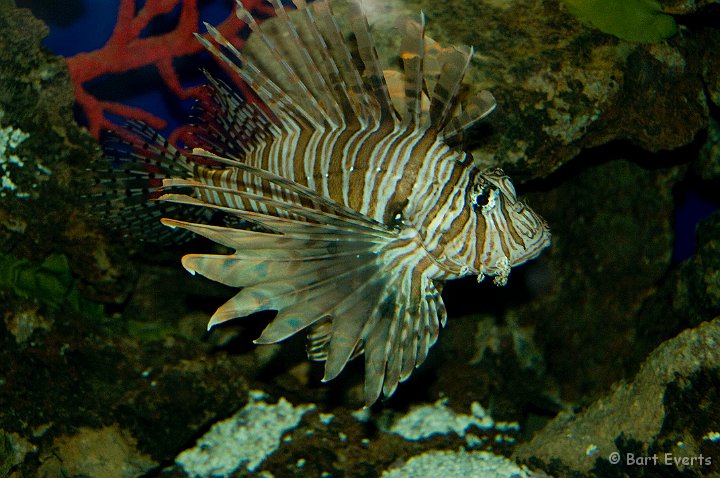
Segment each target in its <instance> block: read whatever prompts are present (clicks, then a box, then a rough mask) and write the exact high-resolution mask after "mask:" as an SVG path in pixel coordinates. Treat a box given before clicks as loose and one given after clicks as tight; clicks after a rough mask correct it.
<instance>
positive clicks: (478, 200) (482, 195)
mask: <svg viewBox="0 0 720 478" xmlns="http://www.w3.org/2000/svg"><path fill="white" fill-rule="evenodd" d="M488 202H490V198H489V197H488V195H487V194H486V192H485V191H484V190H483V191H480V192H479V193H478V194H476V195H475V197H474V198H473V207H476V208H478V207H483V206H487V204H488Z"/></svg>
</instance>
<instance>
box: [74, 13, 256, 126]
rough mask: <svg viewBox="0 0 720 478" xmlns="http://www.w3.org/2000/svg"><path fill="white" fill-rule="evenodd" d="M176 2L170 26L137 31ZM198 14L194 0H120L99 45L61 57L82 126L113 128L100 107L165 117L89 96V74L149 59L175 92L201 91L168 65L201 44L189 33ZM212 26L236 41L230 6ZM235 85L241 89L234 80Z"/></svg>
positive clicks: (152, 121)
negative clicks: (140, 1) (138, 3)
mask: <svg viewBox="0 0 720 478" xmlns="http://www.w3.org/2000/svg"><path fill="white" fill-rule="evenodd" d="M243 3H245V7H246V8H247V9H248V10H254V11H261V10H262V11H263V12H264V13H268V14H269V13H270V10H269V5H268V4H267V3H265V2H264V1H263V0H244V2H243ZM178 5H179V6H180V14H179V19H178V23H177V26H176V27H175V29H173V30H172V31H170V32H167V33H163V34H159V35H155V36H149V37H141V33H143V30H144V29H145V28H146V27H147V26H148V24H149V23H150V22H151V21H152V20H153V19H155V18H157V17H159V16H160V15H165V14H169V13H171V12H172V11H173V10H174V9H175V8H177V7H178ZM199 20H200V18H199V11H198V0H147V1H146V2H145V5H144V6H143V7H142V8H141V9H140V10H139V11H138V12H137V13H136V12H135V0H120V8H119V11H118V19H117V23H116V25H115V29H114V30H113V33H112V36H111V37H110V39H109V40H108V42H107V43H106V44H105V46H103V47H102V48H100V49H98V50H94V51H91V52H84V53H78V54H77V55H74V56H72V57H69V58H68V59H67V65H68V69H69V70H70V77H71V79H72V82H73V84H74V85H75V98H76V101H77V103H78V105H79V106H80V107H81V108H82V109H83V111H84V113H85V115H86V117H87V121H88V129H89V130H90V132H91V133H92V134H93V135H94V136H95V137H99V135H100V132H101V131H102V130H103V129H116V128H117V125H115V124H114V123H113V122H112V121H111V120H110V119H109V118H108V117H107V116H106V113H111V114H114V115H118V116H121V117H125V118H128V119H136V120H141V121H144V122H145V123H147V124H149V125H150V126H152V127H154V128H157V129H162V128H164V127H165V126H166V122H165V120H163V119H162V118H159V117H158V116H156V115H153V114H152V113H150V112H148V111H145V110H143V109H141V108H137V107H133V106H129V105H124V104H121V103H117V102H113V101H105V100H101V99H99V98H96V97H95V96H93V95H92V94H91V93H90V92H88V91H87V89H86V85H87V83H88V82H89V81H91V80H93V79H95V78H99V77H101V76H103V75H106V74H112V73H123V72H128V71H132V70H136V69H139V68H143V67H146V66H149V65H154V66H155V67H156V68H157V71H158V73H159V75H160V77H161V78H162V80H163V82H164V84H165V86H166V87H167V88H168V90H169V91H171V92H172V93H173V94H174V95H176V96H177V97H178V98H180V99H188V98H198V97H200V96H201V88H199V87H191V88H185V87H183V86H182V84H181V83H180V78H179V77H178V73H177V71H176V69H175V67H174V66H173V60H174V59H176V58H179V57H183V56H187V55H192V54H195V53H199V52H200V51H201V50H202V46H201V45H200V44H199V43H198V42H197V40H196V39H195V38H194V37H193V33H194V32H196V31H198V30H199V28H200V25H199ZM215 27H216V28H217V29H218V30H219V31H220V32H221V33H222V34H223V36H224V37H225V38H227V39H228V40H230V41H231V42H232V43H233V44H234V45H235V46H236V47H238V48H239V47H240V46H241V45H242V43H243V39H242V38H241V36H240V31H241V29H242V28H243V27H244V23H243V22H242V21H240V20H239V19H238V18H237V17H236V16H235V13H234V11H231V12H229V14H228V16H227V18H226V19H225V20H223V21H222V22H221V23H220V24H218V25H216V26H215ZM238 87H239V88H240V89H244V86H243V84H242V83H241V82H240V81H238Z"/></svg>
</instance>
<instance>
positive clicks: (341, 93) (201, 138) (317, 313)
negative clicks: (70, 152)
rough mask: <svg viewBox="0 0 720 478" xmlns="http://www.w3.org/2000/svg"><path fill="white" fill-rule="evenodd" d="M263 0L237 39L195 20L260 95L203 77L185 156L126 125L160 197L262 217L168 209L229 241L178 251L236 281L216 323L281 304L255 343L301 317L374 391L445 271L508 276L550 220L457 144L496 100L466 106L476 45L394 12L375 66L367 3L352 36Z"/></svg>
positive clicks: (243, 14) (295, 325) (324, 354)
mask: <svg viewBox="0 0 720 478" xmlns="http://www.w3.org/2000/svg"><path fill="white" fill-rule="evenodd" d="M270 3H272V4H273V5H274V7H275V11H276V14H277V16H276V17H275V18H273V19H270V20H267V21H266V22H264V23H263V24H262V25H259V24H258V23H257V22H256V21H255V19H254V18H253V17H252V16H251V15H250V14H249V13H248V12H247V11H246V10H245V9H244V8H243V7H242V4H241V3H240V2H238V4H237V13H238V16H239V17H240V18H241V19H243V20H244V21H245V22H246V23H247V24H248V25H249V26H250V28H251V29H252V34H251V37H250V40H249V41H248V43H247V45H246V46H245V47H244V48H243V50H242V51H238V50H237V49H235V48H234V47H233V46H232V45H231V44H229V43H228V42H227V41H226V40H225V39H224V38H223V37H222V36H221V35H220V33H219V32H217V31H216V30H214V29H213V28H212V27H211V26H209V25H208V30H209V32H210V35H211V39H205V38H203V37H201V36H198V39H199V41H201V42H202V43H203V45H204V46H205V47H206V48H207V49H208V51H210V52H211V53H212V54H213V55H215V56H216V57H217V58H218V59H219V60H220V61H221V62H223V63H224V64H225V65H227V66H228V67H229V68H230V69H232V70H233V71H234V72H235V73H237V74H238V75H239V76H240V77H241V78H242V79H243V80H244V81H245V82H246V83H247V84H248V85H249V86H250V87H251V88H252V89H253V90H254V92H255V93H256V94H257V96H258V97H259V98H260V100H262V104H258V103H249V102H245V101H244V100H243V99H241V98H240V97H239V96H238V95H237V94H236V93H235V92H234V91H233V90H232V89H231V88H230V87H228V86H226V85H225V84H224V83H222V82H220V81H218V80H215V79H213V78H212V77H210V78H209V79H210V91H211V95H210V98H209V100H208V102H207V104H206V105H205V106H204V109H203V112H202V114H201V115H200V121H199V130H198V133H197V135H196V139H197V144H198V145H199V147H197V148H195V149H194V150H193V154H192V155H189V154H183V153H182V152H180V151H178V150H177V149H175V148H174V147H173V146H172V145H170V144H169V143H168V142H167V141H165V140H164V139H162V138H161V137H159V135H157V134H155V133H154V132H152V131H149V130H148V129H147V128H146V127H143V126H142V125H138V124H135V125H131V126H130V127H131V128H132V129H133V130H134V133H136V135H137V136H139V137H141V138H142V142H143V145H142V148H140V149H141V150H142V153H137V152H136V153H134V159H131V160H129V163H128V164H140V163H143V164H145V165H146V166H147V165H148V164H150V165H152V166H153V167H152V168H151V169H152V170H153V171H157V170H159V169H162V170H163V171H161V172H163V173H164V175H165V176H167V177H166V178H165V179H164V180H163V182H162V188H161V189H160V190H159V191H160V194H161V195H160V196H159V201H160V204H164V205H166V206H167V205H172V206H173V207H175V206H180V207H181V208H185V207H188V208H190V206H197V207H199V208H200V209H201V210H202V209H204V210H211V211H220V212H222V213H224V214H226V215H228V216H231V217H235V218H238V219H240V220H241V223H242V224H253V225H254V226H255V227H253V228H247V227H241V226H240V227H238V226H232V225H230V224H227V225H222V226H218V225H209V224H204V223H202V222H201V221H199V220H198V221H196V220H194V219H193V220H188V219H187V218H182V219H179V218H177V217H175V218H164V219H162V223H163V224H164V225H166V226H170V227H171V228H180V229H182V230H185V231H190V232H193V233H196V234H199V235H201V236H205V237H207V238H209V239H211V240H213V241H215V242H217V243H219V244H222V245H224V246H227V247H229V248H231V249H233V250H234V251H235V252H234V253H232V254H226V255H214V254H190V255H187V256H185V257H184V258H183V260H182V263H183V265H184V267H185V268H186V269H188V270H189V271H190V272H192V273H199V274H201V275H203V276H206V277H208V278H210V279H212V280H215V281H218V282H221V283H223V284H226V285H230V286H233V287H238V288H241V289H240V291H239V292H238V293H237V294H236V295H235V296H234V297H233V298H232V299H230V300H229V301H228V302H227V303H225V304H224V305H223V306H221V307H220V308H219V309H218V310H217V311H216V312H215V314H214V315H213V316H212V318H211V319H210V324H209V327H212V326H213V325H216V324H219V323H223V322H225V321H228V320H231V319H234V318H237V317H243V316H247V315H249V314H252V313H254V312H257V311H260V310H275V311H277V312H278V313H277V316H276V317H275V319H274V320H272V321H271V322H270V324H269V325H268V326H267V328H266V329H265V330H264V331H263V333H262V334H261V336H260V337H259V338H258V339H257V340H256V342H257V343H274V342H278V341H281V340H283V339H285V338H288V337H290V336H292V335H294V334H296V333H299V332H301V331H306V332H307V335H308V340H309V344H308V355H309V357H310V358H312V359H315V360H323V361H325V376H324V380H330V379H332V378H334V377H336V376H337V375H338V374H339V373H340V372H341V371H342V369H343V368H344V366H345V365H346V363H347V362H348V361H349V360H351V359H352V358H354V357H357V356H359V355H363V354H364V356H365V371H366V379H365V400H366V403H367V404H371V403H373V402H374V401H376V400H377V398H378V397H379V396H380V394H381V393H382V394H384V395H385V396H390V395H391V394H392V393H393V392H394V390H395V389H396V387H397V385H398V383H399V382H401V381H403V380H405V379H407V378H408V377H409V376H410V374H411V372H412V370H413V369H414V368H415V367H417V366H419V365H420V364H421V363H422V362H423V361H424V359H425V358H426V356H427V354H428V350H429V349H430V347H431V346H432V345H433V344H434V343H435V341H436V339H437V337H438V332H439V329H440V327H441V326H444V325H445V321H446V313H445V308H444V305H443V301H442V298H441V296H440V292H441V288H442V285H443V283H444V282H445V281H447V280H450V279H456V278H460V277H464V276H467V275H476V276H478V280H482V278H483V277H485V276H494V280H495V283H496V284H498V285H504V284H505V282H506V281H507V277H508V274H509V272H510V268H511V267H513V266H516V265H519V264H522V263H523V262H525V261H527V260H530V259H532V258H534V257H536V256H537V255H538V254H539V253H540V251H541V250H542V249H544V248H545V247H547V246H548V245H549V242H550V233H549V230H548V228H547V225H546V224H545V222H544V221H543V220H542V219H541V218H540V217H539V216H538V215H537V214H535V213H534V212H533V211H532V210H531V209H530V208H529V207H527V206H526V205H525V204H524V203H523V202H522V201H520V200H518V199H517V197H516V194H515V190H514V188H513V186H512V183H511V182H510V180H509V179H508V178H507V177H506V176H505V175H504V174H503V173H502V171H500V170H492V171H480V170H478V169H477V168H475V166H474V165H473V164H472V161H471V160H470V159H469V158H468V156H467V155H466V154H465V153H464V152H463V151H461V150H460V149H457V148H456V147H454V143H456V142H457V139H458V137H459V136H460V135H462V134H463V132H464V131H465V130H467V129H468V128H469V127H470V126H471V125H472V124H474V123H475V122H477V121H478V120H480V119H482V118H484V117H485V116H487V115H488V114H489V113H490V112H491V111H492V110H493V109H494V108H495V100H494V98H493V97H492V95H491V94H490V93H488V92H481V93H480V94H479V95H476V96H474V97H472V98H470V99H468V100H467V101H466V102H465V103H464V104H463V105H459V103H460V101H459V99H458V96H459V91H460V86H461V82H462V79H463V77H464V75H465V72H466V71H467V68H468V67H469V63H470V59H471V56H472V49H471V48H466V47H456V48H447V49H446V48H442V47H440V46H439V45H438V44H437V43H435V42H434V41H432V40H431V39H430V38H428V37H426V35H425V25H424V18H423V17H422V16H420V18H419V19H417V20H407V21H405V22H403V23H402V24H401V25H400V29H401V34H402V36H403V40H402V47H401V51H400V58H401V63H402V71H400V72H391V71H383V70H382V69H381V67H380V63H379V61H378V54H377V52H376V50H375V47H374V43H373V39H372V35H371V34H370V31H369V28H368V24H367V20H366V18H365V16H364V14H363V13H362V8H361V7H360V6H359V5H357V4H355V3H352V2H351V3H350V4H349V6H348V7H349V8H348V12H349V13H348V14H347V15H348V17H349V18H348V19H347V20H348V22H347V23H348V24H349V25H350V28H351V33H352V35H353V39H352V40H351V39H349V38H348V37H346V35H345V34H344V33H343V32H342V31H341V28H340V27H339V23H340V22H339V21H338V19H337V18H336V17H335V16H334V15H333V12H332V10H331V7H330V5H329V3H328V2H327V1H325V0H318V1H315V2H312V3H311V4H306V3H305V2H304V1H302V0H295V1H294V4H295V7H296V9H295V10H292V11H287V10H285V9H284V7H283V6H282V5H281V3H280V2H279V1H277V0H273V1H271V2H270ZM168 160H172V161H173V162H174V166H172V167H168V166H163V165H167V164H168V162H169V161H168ZM163 168H164V169H163ZM138 169H143V171H144V172H142V173H135V172H132V173H131V175H133V174H135V175H137V176H138V177H142V178H145V179H147V176H148V173H147V171H148V168H147V167H145V168H137V167H135V166H131V167H128V168H126V171H130V170H138ZM158 174H160V173H158ZM151 176H152V178H151V179H156V176H155V175H154V174H153V175H151ZM190 209H192V208H190ZM193 217H194V218H197V217H198V216H193Z"/></svg>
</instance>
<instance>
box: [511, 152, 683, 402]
mask: <svg viewBox="0 0 720 478" xmlns="http://www.w3.org/2000/svg"><path fill="white" fill-rule="evenodd" d="M678 172H679V171H678V170H677V169H669V170H666V171H653V170H645V169H643V168H642V167H640V166H638V165H636V164H634V163H631V162H627V161H622V160H615V161H611V162H608V163H603V164H600V165H597V166H594V167H590V168H587V169H583V170H582V171H581V172H579V173H578V174H575V175H572V177H571V178H569V179H568V180H567V181H566V182H564V183H563V184H561V185H560V186H559V187H557V188H556V189H553V190H551V191H548V192H545V193H543V194H542V195H541V196H539V197H538V200H539V201H541V204H540V205H539V206H540V207H539V210H540V213H541V214H542V215H543V216H544V217H545V218H546V219H547V220H548V222H549V224H552V230H553V245H552V247H551V248H550V249H549V250H548V251H547V253H546V254H543V256H542V257H541V258H540V259H539V260H538V267H540V268H541V269H542V270H544V271H545V272H543V274H544V276H546V277H545V279H543V281H549V282H550V287H549V290H547V291H546V292H545V293H544V294H542V295H540V296H539V297H538V298H537V299H536V300H534V301H532V302H530V303H528V304H527V305H525V306H522V307H518V308H516V309H515V310H514V312H513V313H514V314H515V316H516V317H517V320H518V322H519V323H520V324H521V325H526V324H531V325H532V326H534V329H535V334H534V337H535V342H536V344H537V346H538V347H539V349H540V350H541V351H542V355H543V356H544V358H545V361H546V366H547V373H548V374H550V375H552V376H554V377H555V379H556V380H557V381H558V382H559V383H560V384H561V396H562V398H563V399H564V400H570V401H582V400H583V399H584V397H588V396H590V397H591V396H593V395H594V394H595V393H597V392H598V391H601V390H606V389H607V388H608V387H609V386H610V385H611V384H612V383H613V382H615V381H616V380H619V379H621V378H624V377H626V376H628V374H632V373H633V372H634V371H635V370H636V367H637V364H638V362H637V360H638V358H637V357H633V358H632V359H631V358H630V357H629V355H630V354H629V353H628V352H627V351H628V350H632V349H633V341H634V331H635V326H634V324H635V321H636V315H637V313H638V311H639V310H640V309H641V307H642V305H643V301H644V300H645V299H646V297H647V296H648V294H649V293H650V292H651V291H652V290H653V288H654V287H655V284H656V282H657V281H659V280H660V279H661V278H662V277H663V276H664V274H665V273H666V271H667V270H668V268H669V266H670V258H671V253H672V240H673V235H672V221H673V196H672V184H674V182H675V181H676V180H677V177H678ZM533 199H534V198H533ZM534 204H535V201H533V205H534ZM657 344H658V342H656V343H654V344H653V346H652V347H653V348H654V347H655V346H656V345H657ZM641 359H642V357H641V358H640V360H641Z"/></svg>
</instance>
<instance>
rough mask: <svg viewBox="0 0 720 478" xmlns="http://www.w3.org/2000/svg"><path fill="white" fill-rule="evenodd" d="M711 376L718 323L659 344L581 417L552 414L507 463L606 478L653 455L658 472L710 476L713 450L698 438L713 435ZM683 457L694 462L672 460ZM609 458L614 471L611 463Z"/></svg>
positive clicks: (719, 458) (717, 458)
mask: <svg viewBox="0 0 720 478" xmlns="http://www.w3.org/2000/svg"><path fill="white" fill-rule="evenodd" d="M718 370H720V317H718V318H716V319H714V320H713V321H711V322H707V323H703V324H701V325H700V326H698V327H696V328H694V329H689V330H686V331H684V332H682V333H681V334H680V335H678V336H677V337H675V338H673V339H671V340H668V341H667V342H665V343H663V344H662V345H660V346H659V347H658V348H657V349H656V350H655V351H653V352H652V353H651V354H650V355H649V356H648V358H647V360H646V361H645V363H643V365H642V367H641V368H640V371H639V372H638V373H637V375H636V376H635V378H634V379H633V381H632V382H630V383H620V384H618V385H616V386H615V387H613V390H612V391H611V392H610V393H608V394H607V395H605V396H603V397H601V398H600V399H598V400H596V401H595V402H594V403H592V404H591V405H590V406H589V407H588V408H587V409H586V410H583V411H581V412H579V413H571V412H566V413H563V414H561V415H559V416H558V417H557V418H555V419H554V420H553V421H552V422H550V424H549V425H547V426H546V427H545V428H544V429H543V430H542V431H540V432H539V433H538V434H537V435H536V436H535V437H534V438H533V439H532V440H531V441H530V442H528V443H524V444H522V445H520V446H519V447H518V448H517V449H516V450H515V453H514V454H513V457H514V458H516V459H519V460H521V461H523V462H526V463H532V464H533V465H534V466H538V465H540V464H542V467H543V468H544V469H546V470H548V471H549V472H551V473H552V474H553V475H554V476H559V477H562V476H575V475H573V473H589V472H593V473H598V474H599V475H598V476H611V475H610V472H611V471H612V472H613V473H615V474H617V473H622V470H625V469H631V468H632V467H633V463H632V459H633V458H635V457H651V458H650V459H651V460H652V457H653V456H657V457H658V458H657V460H658V463H659V464H658V465H657V466H656V469H657V470H658V471H662V472H663V473H670V474H672V473H676V474H679V473H680V472H681V471H682V470H684V469H688V470H692V472H693V473H697V474H702V475H703V476H708V475H707V474H708V473H709V472H714V473H718V471H719V470H720V450H719V449H718V447H717V446H715V445H713V444H712V443H711V442H710V441H709V440H707V439H705V438H704V437H706V436H708V435H707V434H708V432H713V431H716V429H718V428H720V415H718V413H717V410H718V409H720V403H718V395H717V391H716V390H714V391H713V386H717V383H718V381H719V380H720V374H718ZM713 384H715V385H713ZM612 453H619V455H612ZM668 456H669V457H670V463H669V464H668V463H667V462H666V460H667V459H668ZM684 456H685V457H695V460H694V462H693V463H692V464H690V465H688V466H677V465H676V464H675V462H673V461H672V458H673V457H675V458H678V459H680V460H681V461H682V457H684ZM701 456H702V457H703V459H700V458H699V457H701ZM615 457H617V458H618V459H619V464H616V463H613V460H614V459H615ZM685 462H686V463H688V460H685ZM651 464H653V465H654V463H651ZM634 466H635V467H637V465H634ZM675 476H679V475H675Z"/></svg>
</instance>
